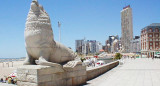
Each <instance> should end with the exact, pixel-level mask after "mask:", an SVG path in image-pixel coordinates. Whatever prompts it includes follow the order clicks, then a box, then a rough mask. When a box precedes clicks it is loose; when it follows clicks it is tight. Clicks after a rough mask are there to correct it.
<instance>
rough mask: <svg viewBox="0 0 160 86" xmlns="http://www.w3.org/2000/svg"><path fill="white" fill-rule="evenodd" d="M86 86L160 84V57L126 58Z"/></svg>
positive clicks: (143, 85)
mask: <svg viewBox="0 0 160 86" xmlns="http://www.w3.org/2000/svg"><path fill="white" fill-rule="evenodd" d="M123 62H124V64H123V65H119V66H118V67H116V68H114V69H112V70H110V71H108V72H106V73H104V74H103V75H101V76H99V77H97V78H95V79H92V80H90V81H88V82H87V84H86V85H84V86H160V59H154V60H153V59H148V58H138V59H125V60H124V61H123Z"/></svg>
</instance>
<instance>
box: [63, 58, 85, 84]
mask: <svg viewBox="0 0 160 86" xmlns="http://www.w3.org/2000/svg"><path fill="white" fill-rule="evenodd" d="M63 68H64V70H65V72H66V77H67V78H66V80H67V85H66V86H78V85H82V84H85V83H86V81H87V75H86V74H87V72H86V66H82V62H78V61H70V62H68V63H67V64H65V65H64V66H63Z"/></svg>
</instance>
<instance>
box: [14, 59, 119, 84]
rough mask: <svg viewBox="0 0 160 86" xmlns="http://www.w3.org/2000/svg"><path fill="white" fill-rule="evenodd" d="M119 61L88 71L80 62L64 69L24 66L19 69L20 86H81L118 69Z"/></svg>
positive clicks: (69, 64)
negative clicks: (115, 68)
mask: <svg viewBox="0 0 160 86" xmlns="http://www.w3.org/2000/svg"><path fill="white" fill-rule="evenodd" d="M118 64H119V62H118V61H115V62H111V63H108V64H105V65H103V66H100V67H95V68H93V69H88V70H86V66H83V65H82V62H79V61H70V62H68V63H67V64H65V65H63V67H62V68H61V67H50V66H42V65H24V66H21V67H19V68H18V69H17V78H18V82H17V83H18V86H79V85H82V84H85V83H86V81H87V80H89V79H93V78H95V77H97V76H98V75H100V74H103V73H105V72H106V71H108V70H110V69H112V68H114V67H116V66H117V65H118Z"/></svg>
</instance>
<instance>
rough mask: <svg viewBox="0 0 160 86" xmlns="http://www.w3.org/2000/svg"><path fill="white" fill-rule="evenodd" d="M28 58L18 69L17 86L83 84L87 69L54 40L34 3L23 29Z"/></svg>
mask: <svg viewBox="0 0 160 86" xmlns="http://www.w3.org/2000/svg"><path fill="white" fill-rule="evenodd" d="M24 34H25V43H26V51H27V56H26V60H25V61H24V66H20V67H19V68H18V69H17V78H18V82H17V83H18V86H77V85H80V84H84V83H86V67H85V66H82V62H80V61H74V58H75V57H76V54H75V53H74V52H73V51H72V50H71V49H69V48H67V47H65V46H64V45H62V44H60V43H58V42H56V41H55V40H54V38H53V31H52V27H51V22H50V18H49V16H48V14H47V12H46V11H45V10H44V8H43V6H41V5H39V3H38V1H37V0H33V1H32V3H31V8H30V11H29V13H28V17H27V21H26V27H25V33H24Z"/></svg>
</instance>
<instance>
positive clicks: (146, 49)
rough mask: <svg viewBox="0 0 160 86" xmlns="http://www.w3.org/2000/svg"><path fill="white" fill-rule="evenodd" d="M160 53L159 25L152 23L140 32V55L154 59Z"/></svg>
mask: <svg viewBox="0 0 160 86" xmlns="http://www.w3.org/2000/svg"><path fill="white" fill-rule="evenodd" d="M159 51H160V23H153V24H151V25H149V26H146V27H145V28H143V29H142V30H141V55H142V57H154V55H155V54H156V53H158V52H159Z"/></svg>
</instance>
